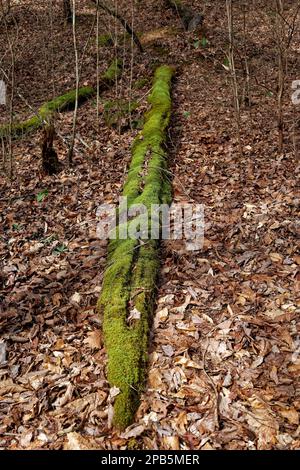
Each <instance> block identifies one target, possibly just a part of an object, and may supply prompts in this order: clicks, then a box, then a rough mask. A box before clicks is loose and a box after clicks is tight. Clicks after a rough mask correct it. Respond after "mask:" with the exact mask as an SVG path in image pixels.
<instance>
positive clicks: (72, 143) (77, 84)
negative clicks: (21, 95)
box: [68, 0, 79, 165]
mask: <svg viewBox="0 0 300 470" xmlns="http://www.w3.org/2000/svg"><path fill="white" fill-rule="evenodd" d="M72 25H73V43H74V54H75V76H76V91H75V107H74V114H73V130H72V137H71V143H70V148H69V152H68V160H69V165H71V164H72V162H73V152H74V144H75V135H76V124H77V111H78V90H79V62H78V50H77V37H76V0H73V14H72Z"/></svg>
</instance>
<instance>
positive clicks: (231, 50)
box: [226, 0, 242, 153]
mask: <svg viewBox="0 0 300 470" xmlns="http://www.w3.org/2000/svg"><path fill="white" fill-rule="evenodd" d="M226 11H227V20H228V36H229V50H228V59H229V67H230V74H231V82H232V92H233V103H234V110H235V119H236V128H237V137H238V143H239V151H240V153H242V145H241V126H240V102H239V90H238V83H237V76H236V70H235V64H234V44H233V43H234V37H233V14H232V0H226Z"/></svg>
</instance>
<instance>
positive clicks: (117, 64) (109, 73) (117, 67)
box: [103, 59, 122, 83]
mask: <svg viewBox="0 0 300 470" xmlns="http://www.w3.org/2000/svg"><path fill="white" fill-rule="evenodd" d="M121 73H122V61H121V60H120V59H115V60H114V61H113V62H112V63H111V65H110V66H109V67H108V69H107V70H106V72H105V73H104V75H103V80H104V81H105V82H109V83H113V82H114V81H115V80H116V79H117V78H119V77H120V75H121Z"/></svg>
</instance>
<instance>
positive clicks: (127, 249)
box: [98, 66, 174, 428]
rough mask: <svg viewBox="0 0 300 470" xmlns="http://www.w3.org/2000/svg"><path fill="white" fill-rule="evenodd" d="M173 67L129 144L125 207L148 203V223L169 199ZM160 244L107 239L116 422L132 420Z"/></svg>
mask: <svg viewBox="0 0 300 470" xmlns="http://www.w3.org/2000/svg"><path fill="white" fill-rule="evenodd" d="M173 71H174V70H173V68H172V67H169V66H161V67H159V68H158V69H157V70H156V73H155V77H154V82H153V88H152V92H151V95H150V96H149V102H150V104H151V109H150V110H149V111H148V113H147V114H146V116H145V125H144V128H143V130H142V131H141V132H140V134H139V135H138V137H137V138H136V139H135V141H134V144H133V146H132V161H131V165H130V168H129V172H128V177H127V180H126V182H125V185H124V190H123V196H127V202H128V207H130V206H132V205H133V204H139V203H142V204H144V205H145V206H146V207H147V209H148V227H150V208H151V205H152V204H161V203H169V204H170V203H171V186H170V183H169V181H168V179H167V172H166V171H165V170H166V168H167V155H166V153H165V150H164V143H165V139H166V129H167V126H168V124H169V120H170V113H171V96H170V86H171V79H172V75H173ZM120 211H122V209H120ZM136 223H137V220H136V218H132V219H130V220H129V221H128V223H127V224H126V226H125V229H126V230H128V232H129V230H130V228H131V227H135V226H136ZM131 224H132V225H131ZM121 228H122V229H124V225H119V226H118V227H117V234H120V229H121ZM128 232H127V233H128ZM129 233H130V232H129ZM158 248H159V241H158V240H152V239H144V240H139V239H132V238H127V239H121V237H118V235H117V239H116V240H111V241H110V243H109V253H108V265H107V268H106V271H105V273H104V278H103V286H102V292H101V296H100V299H99V302H98V308H99V310H100V312H101V314H103V331H104V338H105V345H106V349H107V353H108V380H109V383H110V385H111V387H113V386H114V387H117V388H118V389H119V391H120V392H119V394H118V395H117V396H116V399H115V405H114V424H115V426H117V427H119V428H125V427H126V426H127V425H129V424H130V423H131V422H132V421H133V418H134V414H135V411H136V409H137V406H138V403H139V394H140V392H141V391H142V388H143V384H144V379H145V366H146V363H147V350H148V332H149V326H150V323H151V320H152V314H153V308H154V301H155V293H156V281H157V275H158V271H159V256H158Z"/></svg>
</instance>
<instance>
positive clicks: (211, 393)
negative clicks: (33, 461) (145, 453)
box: [0, 0, 300, 449]
mask: <svg viewBox="0 0 300 470" xmlns="http://www.w3.org/2000/svg"><path fill="white" fill-rule="evenodd" d="M20 3H21V4H22V5H23V4H24V5H23V6H22V5H20V6H19V7H18V9H17V10H18V28H19V41H21V42H22V44H26V47H24V48H23V49H20V50H19V52H18V55H17V65H16V67H17V77H18V78H17V80H18V82H17V84H18V90H20V94H22V96H23V98H25V99H26V101H29V102H30V103H31V105H32V106H33V107H38V106H39V105H41V104H42V103H43V102H44V101H47V100H49V99H51V98H52V96H56V95H58V94H60V93H63V92H65V91H67V90H69V89H70V88H72V87H73V86H74V75H72V73H73V72H72V70H73V55H72V54H73V52H72V36H71V34H65V30H64V28H68V26H65V25H64V26H63V25H62V23H61V21H62V19H61V12H60V11H59V9H56V8H54V11H53V12H52V13H53V15H52V16H51V17H52V20H53V21H51V22H50V23H49V18H47V16H45V15H46V13H45V12H47V11H48V10H43V9H42V8H43V7H42V2H41V5H40V3H39V5H38V6H37V5H36V2H30V1H24V2H20ZM119 3H120V10H121V11H122V12H123V13H124V15H126V17H128V18H130V15H131V12H130V9H129V7H128V6H127V3H129V2H125V1H124V2H123V1H120V2H119ZM191 3H192V4H193V5H194V7H196V8H198V9H199V8H200V7H199V5H200V4H203V2H198V1H194V2H191ZM204 3H205V5H206V6H205V11H204V14H205V29H203V30H202V32H201V33H200V34H198V35H196V34H194V33H186V32H184V31H183V29H182V25H181V24H180V21H179V19H178V18H177V17H176V15H174V13H173V12H172V11H171V10H169V9H165V10H164V12H165V14H163V15H162V14H161V12H162V9H164V8H165V7H164V6H163V2H157V1H156V2H152V1H151V2H149V1H147V2H144V1H142V2H139V6H138V7H137V8H136V12H135V18H136V19H135V28H136V30H137V31H144V37H143V42H144V45H145V52H144V53H143V54H141V53H138V52H137V51H136V50H134V57H133V61H134V62H133V66H132V68H131V67H130V64H131V62H132V57H131V54H130V52H129V53H128V52H127V48H128V44H127V45H126V38H125V39H124V41H125V42H124V44H125V46H124V47H122V45H120V43H119V44H118V46H117V47H116V48H109V47H107V48H105V47H103V48H101V70H104V69H105V67H106V66H107V65H108V64H109V62H110V60H111V59H112V57H113V55H114V53H115V52H116V50H118V51H120V50H122V51H124V56H123V59H124V61H125V71H124V74H123V76H122V78H121V80H120V81H119V82H118V83H117V85H116V86H115V87H114V88H113V89H111V90H109V91H106V92H105V93H104V94H103V96H102V97H101V109H100V121H99V125H98V123H97V119H96V103H95V100H91V101H89V102H87V103H85V104H84V105H82V106H81V107H80V109H79V118H78V134H77V135H78V138H77V140H76V149H75V150H76V151H75V166H74V167H72V168H71V169H68V168H67V165H66V163H65V160H66V154H67V145H66V143H67V142H68V136H70V133H71V126H72V116H73V115H72V112H67V113H63V114H60V115H59V116H58V118H57V122H56V129H57V133H58V137H57V140H56V142H55V147H56V149H57V152H58V154H59V157H60V159H61V161H62V163H64V164H65V167H64V170H63V171H62V172H61V173H59V174H58V175H55V176H51V177H49V176H47V177H46V176H44V175H43V174H42V172H41V165H40V141H41V134H40V132H38V133H36V134H34V135H32V136H29V137H26V138H24V139H22V140H21V141H18V142H15V143H14V145H13V151H14V158H15V179H14V180H13V181H12V182H9V181H8V179H7V178H6V177H4V176H0V227H1V232H0V266H1V271H0V289H1V290H0V328H1V340H0V448H2V449H22V448H25V449H40V448H43V449H48V448H49V449H60V448H65V449H67V448H70V449H72V448H101V449H126V448H139V449H295V448H299V446H300V426H299V409H300V397H299V391H300V390H299V371H300V322H299V281H300V278H299V263H300V256H299V252H297V228H298V227H297V224H298V220H299V219H298V217H299V213H298V208H299V195H297V178H298V177H299V168H298V167H297V162H296V159H295V153H294V150H293V146H292V132H291V131H290V129H291V126H292V123H293V112H294V110H293V107H292V104H291V99H290V95H291V93H290V92H289V91H288V92H287V93H286V98H285V100H286V102H285V110H286V112H285V122H286V123H287V125H286V130H285V138H286V142H285V152H284V153H283V154H279V153H278V151H277V131H276V93H275V89H276V56H275V51H274V44H273V43H272V42H270V39H269V38H270V31H269V30H267V29H266V26H265V22H264V18H263V17H262V19H258V18H260V17H258V15H257V10H259V8H260V6H261V2H259V1H258V0H255V1H254V2H253V3H254V4H255V5H254V6H253V9H251V11H250V12H249V14H248V19H247V22H248V33H247V42H246V46H245V47H246V50H247V54H248V56H249V58H250V59H249V61H250V64H251V70H252V77H253V80H252V82H251V95H252V96H251V106H250V107H245V106H243V107H242V110H241V139H242V153H241V152H240V151H239V146H238V139H237V137H236V127H235V120H234V111H233V106H232V99H231V88H230V77H229V74H228V71H227V70H226V62H224V59H225V51H226V41H227V37H226V26H224V22H225V20H224V15H223V13H222V12H220V7H219V6H217V5H214V2H204ZM209 3H210V4H209ZM254 7H255V8H254ZM88 12H90V14H88ZM49 14H50V13H49ZM238 15H239V16H238V26H239V28H238V34H237V37H238V41H239V43H242V36H241V33H240V29H241V25H242V15H241V12H238ZM78 18H79V24H78V35H79V39H78V43H79V46H80V50H81V51H83V49H84V47H85V44H88V46H87V48H86V53H85V57H84V58H83V66H82V80H81V83H82V84H92V85H94V84H95V78H94V77H95V60H96V59H95V50H94V49H95V47H94V43H93V42H92V41H90V40H89V41H88V39H89V32H90V29H91V27H92V23H93V15H92V10H91V9H90V8H89V9H88V8H86V9H84V8H82V9H81V10H80V11H79V12H78ZM106 20H107V21H106ZM43 21H44V23H43ZM103 21H104V24H106V25H109V26H110V27H111V30H112V31H113V30H114V24H113V22H112V20H111V19H108V18H106V17H105V16H103ZM46 24H51V25H52V26H51V31H52V33H51V37H52V39H51V37H50V36H49V35H46V29H45V25H46ZM103 32H107V26H106V29H105V30H103ZM145 32H146V33H149V34H145ZM118 34H119V33H118ZM45 35H46V36H45ZM118 37H119V36H118ZM45 38H46V39H45ZM203 38H205V39H203ZM87 41H88V42H87ZM119 42H120V39H119ZM50 46H51V47H50ZM299 47H300V36H299V33H298V34H297V35H296V36H295V40H294V48H293V49H292V50H291V58H290V63H289V72H288V77H287V83H288V86H290V84H291V82H292V80H296V79H300V77H299V76H297V72H296V71H297V70H298V71H299V57H298V56H299V54H298V49H299ZM5 48H6V43H5V35H4V33H3V32H1V33H0V51H1V56H2V55H3V51H5ZM51 50H52V53H51V52H49V51H51ZM119 54H120V53H119ZM5 60H8V58H7V57H6V58H5V59H4V62H3V64H4V65H3V64H2V65H1V67H5V66H8V64H5ZM159 63H171V64H175V65H176V66H177V74H176V78H175V80H174V84H173V92H172V96H173V115H172V124H171V127H170V130H169V155H170V158H169V161H170V171H171V172H172V178H173V196H174V201H175V202H183V201H184V202H194V203H195V202H196V203H200V204H203V205H204V210H205V240H204V247H203V249H202V250H201V251H200V252H190V251H188V250H187V249H186V247H185V244H184V243H181V242H179V241H168V242H165V243H164V244H163V246H162V249H161V260H162V266H161V277H160V285H159V292H158V301H157V308H156V313H155V317H154V319H153V326H152V331H151V337H150V360H149V369H148V380H147V383H146V384H145V390H144V393H143V396H142V398H141V403H140V407H139V409H138V412H137V416H136V422H135V423H134V424H133V425H132V426H130V427H129V428H128V429H126V430H125V431H124V432H118V431H116V430H114V429H113V428H112V427H111V417H112V400H113V397H112V394H111V393H110V388H109V385H108V383H107V380H106V353H105V349H104V346H103V338H102V334H101V318H99V315H98V314H97V313H96V311H95V307H96V302H97V298H98V296H99V293H100V290H101V281H102V275H103V271H104V268H105V262H106V254H107V246H106V242H105V241H101V240H99V239H98V238H97V235H96V226H97V219H96V210H97V207H98V206H99V205H100V204H103V203H104V202H105V203H110V202H116V201H117V200H118V197H119V195H120V191H121V189H122V185H123V182H124V178H125V176H126V170H127V167H128V163H129V162H130V146H131V144H132V141H133V137H134V135H135V134H136V132H137V131H136V130H132V129H131V126H130V122H129V120H128V119H127V118H122V120H121V123H120V126H121V132H120V129H119V128H118V126H117V127H116V128H107V127H106V125H105V122H104V117H103V116H104V115H103V109H104V103H105V101H107V100H112V99H115V97H116V96H117V97H119V96H122V97H123V98H124V99H127V100H129V99H135V100H137V101H138V102H139V108H138V110H137V111H136V112H135V113H134V114H133V115H132V116H131V123H132V122H133V121H134V122H135V123H138V122H139V120H140V118H141V116H142V114H143V112H144V111H145V109H146V108H147V103H146V97H147V94H148V92H149V89H150V83H151V82H150V77H151V76H152V75H153V71H154V69H155V66H156V65H157V64H159ZM29 64H30V66H29ZM237 68H238V70H240V69H241V64H240V63H239V61H237ZM131 77H133V79H131ZM141 78H142V79H144V81H143V83H142V82H141V80H140V79H141ZM137 80H139V82H137ZM239 82H240V83H241V84H242V83H243V77H242V74H241V73H240V72H239ZM135 83H136V86H135ZM138 83H139V84H141V83H142V86H138ZM131 85H132V86H131ZM290 90H291V88H290ZM2 109H3V108H2ZM16 109H18V113H19V116H20V117H23V116H28V112H29V111H28V108H27V107H26V106H25V105H24V100H21V99H19V97H16ZM5 119H7V116H6V115H5V112H3V113H2V116H1V117H0V120H2V121H4V120H5ZM297 301H298V304H297Z"/></svg>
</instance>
